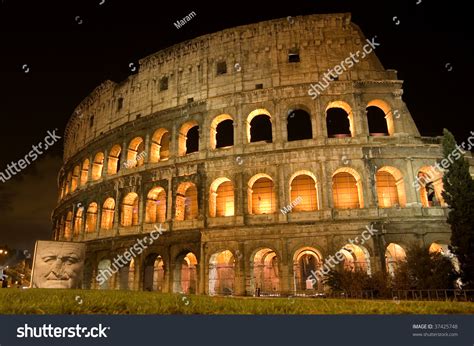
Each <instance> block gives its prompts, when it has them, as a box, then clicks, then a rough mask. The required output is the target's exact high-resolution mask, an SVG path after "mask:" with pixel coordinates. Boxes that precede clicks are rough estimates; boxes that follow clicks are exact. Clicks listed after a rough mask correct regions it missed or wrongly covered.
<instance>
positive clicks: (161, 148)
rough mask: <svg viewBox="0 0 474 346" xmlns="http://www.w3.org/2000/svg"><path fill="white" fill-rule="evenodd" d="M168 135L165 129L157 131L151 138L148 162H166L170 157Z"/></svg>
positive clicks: (169, 137)
mask: <svg viewBox="0 0 474 346" xmlns="http://www.w3.org/2000/svg"><path fill="white" fill-rule="evenodd" d="M170 139H171V136H170V133H169V132H168V130H166V129H163V128H161V129H158V130H156V131H155V133H153V136H152V138H151V148H150V162H159V161H165V160H168V159H169V157H170Z"/></svg>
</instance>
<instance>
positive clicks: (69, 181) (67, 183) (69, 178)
mask: <svg viewBox="0 0 474 346" xmlns="http://www.w3.org/2000/svg"><path fill="white" fill-rule="evenodd" d="M71 180H72V172H69V173H68V174H67V178H66V189H65V191H66V195H68V194H69V192H70V191H71V190H70V188H71Z"/></svg>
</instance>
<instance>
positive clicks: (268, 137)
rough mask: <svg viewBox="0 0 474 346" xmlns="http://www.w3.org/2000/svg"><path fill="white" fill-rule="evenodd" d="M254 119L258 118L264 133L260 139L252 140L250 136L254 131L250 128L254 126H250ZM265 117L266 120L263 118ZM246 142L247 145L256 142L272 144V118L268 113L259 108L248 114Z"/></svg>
mask: <svg viewBox="0 0 474 346" xmlns="http://www.w3.org/2000/svg"><path fill="white" fill-rule="evenodd" d="M256 117H260V119H261V122H262V124H261V126H262V127H261V128H260V130H262V131H263V132H264V133H263V134H262V136H261V138H260V137H257V138H256V137H255V135H254V138H252V134H254V132H255V131H254V130H255V128H254V130H252V126H254V125H255V124H252V122H253V121H254V120H255V118H256ZM264 117H266V119H265V118H264ZM247 140H248V143H252V142H258V141H267V142H270V143H271V142H272V116H271V114H270V112H269V111H268V110H266V109H264V108H259V109H255V110H253V111H252V112H250V114H249V115H248V116H247Z"/></svg>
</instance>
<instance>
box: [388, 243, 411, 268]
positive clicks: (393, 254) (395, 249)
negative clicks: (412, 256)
mask: <svg viewBox="0 0 474 346" xmlns="http://www.w3.org/2000/svg"><path fill="white" fill-rule="evenodd" d="M406 257H407V255H406V252H405V250H404V249H403V247H401V246H400V245H398V244H395V243H390V244H388V245H387V249H386V250H385V266H386V270H387V273H389V274H390V275H391V276H394V275H395V271H396V270H397V268H398V267H399V265H400V264H401V263H402V262H403V261H405V260H406Z"/></svg>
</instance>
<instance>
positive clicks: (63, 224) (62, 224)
mask: <svg viewBox="0 0 474 346" xmlns="http://www.w3.org/2000/svg"><path fill="white" fill-rule="evenodd" d="M65 231H66V220H65V218H64V216H63V217H62V218H61V220H60V221H59V239H58V240H60V239H61V237H63V238H64V239H66V233H65Z"/></svg>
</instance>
